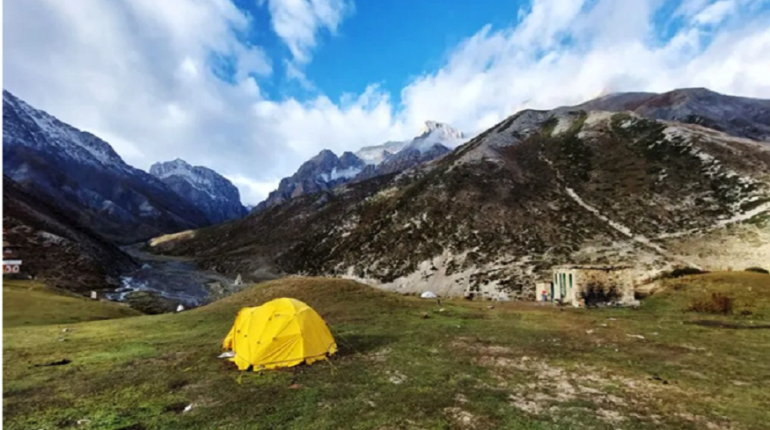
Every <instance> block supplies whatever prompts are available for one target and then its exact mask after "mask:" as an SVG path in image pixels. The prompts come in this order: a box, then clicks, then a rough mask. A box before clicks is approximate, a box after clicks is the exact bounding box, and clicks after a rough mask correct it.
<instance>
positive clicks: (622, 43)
mask: <svg viewBox="0 0 770 430" xmlns="http://www.w3.org/2000/svg"><path fill="white" fill-rule="evenodd" d="M722 1H724V0H722ZM760 3H764V4H766V1H765V0H735V7H734V8H733V9H729V10H728V11H727V12H722V13H721V14H718V13H716V12H718V11H719V9H717V10H716V12H715V11H714V10H713V9H712V8H714V7H715V5H717V4H719V1H717V2H714V1H707V0H686V1H685V2H683V3H682V6H681V7H680V8H679V9H677V14H678V15H677V16H679V17H684V19H682V20H681V21H684V24H683V26H682V27H681V28H675V29H674V30H675V31H674V35H673V37H671V38H669V39H667V40H665V41H661V40H660V39H659V38H658V37H656V33H658V32H659V28H660V23H655V22H654V18H655V16H656V11H657V10H658V9H657V8H658V7H659V6H661V5H662V4H663V1H662V0H633V1H632V0H585V1H582V0H574V1H569V0H550V1H548V0H534V1H533V3H532V4H531V6H530V7H528V8H525V9H523V10H522V11H520V13H519V21H518V22H517V25H516V26H513V27H510V28H504V29H500V30H493V29H492V28H491V27H484V28H482V29H480V30H479V31H478V32H477V33H476V34H474V35H472V36H470V37H468V38H467V39H466V40H464V41H463V42H462V43H460V44H459V45H458V46H456V47H455V48H454V49H453V50H452V51H451V54H450V55H449V57H448V60H447V62H446V64H444V65H443V66H442V67H441V68H439V69H437V70H434V71H431V72H430V73H427V74H424V75H422V76H419V77H417V78H416V79H414V80H413V81H412V82H410V83H409V84H408V85H407V86H406V87H405V88H403V89H402V91H401V100H400V103H399V105H398V106H396V105H394V103H393V102H392V101H391V95H390V94H388V93H386V92H384V91H383V90H382V89H381V88H379V87H378V86H377V85H370V86H369V87H368V88H367V89H366V90H365V91H364V92H363V93H361V94H346V95H345V96H343V97H342V98H341V99H340V100H339V101H334V100H331V99H329V98H328V97H326V96H324V95H323V94H322V93H321V94H320V95H318V96H317V97H315V98H314V99H311V100H307V101H303V102H300V101H298V100H295V99H291V98H289V99H286V100H281V101H276V100H269V99H267V98H266V97H265V96H264V94H263V92H262V91H261V90H260V86H259V82H260V79H262V78H261V77H263V76H266V75H268V74H270V73H271V71H272V67H271V64H273V63H275V62H277V61H285V60H281V59H272V60H271V59H269V58H267V56H266V55H265V53H264V51H263V50H262V49H261V48H260V47H258V46H250V45H245V44H244V43H243V42H242V40H243V38H241V37H239V33H240V32H243V31H245V30H247V29H249V27H250V26H253V25H255V24H254V22H253V21H252V20H251V19H250V17H249V16H248V15H246V14H244V13H243V12H241V11H240V10H239V9H238V8H236V7H235V6H233V4H232V3H230V0H213V1H209V2H199V1H196V0H164V1H162V2H156V1H153V0H122V1H118V0H115V1H110V2H105V1H101V0H79V1H67V2H64V1H59V0H24V1H17V2H8V4H5V5H4V6H5V7H4V11H3V12H4V13H5V17H4V18H5V19H4V22H3V24H4V28H3V33H4V34H3V36H4V38H5V43H4V49H5V52H4V58H3V60H4V64H3V74H4V78H5V81H4V86H5V88H7V89H8V90H10V91H12V92H14V93H16V95H18V96H19V97H21V98H23V99H25V100H26V101H28V102H29V103H31V104H32V105H33V106H36V107H39V108H41V109H44V110H47V111H48V112H49V113H51V114H53V115H55V116H57V117H59V118H60V119H62V120H63V121H65V122H68V123H70V124H72V125H74V126H77V127H79V128H82V129H85V130H88V131H91V132H93V133H94V134H96V135H98V136H100V137H102V138H104V139H105V140H106V141H108V142H110V143H111V144H112V145H113V146H114V147H115V149H116V150H117V151H118V153H120V154H121V155H122V156H123V157H124V158H125V159H126V161H127V162H129V163H131V164H134V165H136V166H137V167H140V168H145V169H146V168H148V167H149V166H150V165H151V164H152V163H153V162H156V161H162V160H169V159H174V158H176V157H180V158H183V159H185V160H187V161H188V162H190V163H192V164H196V165H205V166H209V167H211V168H213V169H215V170H217V171H218V172H220V173H222V174H224V175H226V176H227V177H229V178H230V179H231V180H233V182H234V183H235V184H236V185H237V186H238V187H239V189H240V190H241V193H242V196H243V201H244V202H245V203H248V204H255V203H257V202H258V201H260V200H261V199H262V198H264V197H265V196H266V195H267V193H268V192H269V191H270V190H271V189H272V188H273V187H274V186H275V184H276V183H277V178H281V177H284V176H288V175H291V174H292V173H293V172H294V171H295V170H296V169H297V167H298V166H299V164H300V163H301V162H302V161H304V160H306V159H308V158H310V157H311V156H313V155H315V154H316V153H318V152H319V151H320V150H321V149H323V148H329V149H332V150H334V151H335V152H337V153H340V152H341V151H344V150H356V149H358V148H360V147H362V146H365V145H372V144H378V143H382V142H384V141H387V140H391V139H403V138H407V137H410V136H413V135H414V134H416V132H417V130H419V128H420V126H421V125H422V122H423V121H424V120H426V119H435V120H439V121H445V122H449V123H451V124H453V125H454V126H456V127H458V128H461V129H463V130H464V131H466V132H470V133H473V132H479V131H482V130H483V129H485V128H487V127H489V126H490V125H493V124H494V123H495V122H497V121H499V120H501V119H503V118H504V117H506V116H508V115H510V114H512V113H514V112H515V111H517V110H520V109H522V108H543V109H545V108H553V107H555V106H559V105H566V104H574V103H579V102H582V101H585V100H587V99H589V98H592V97H595V96H598V95H600V94H603V93H606V92H609V91H666V90H670V89H673V88H677V87H693V86H705V87H709V88H711V89H713V90H716V91H720V92H724V93H730V94H737V95H745V96H751V97H764V98H770V81H768V80H767V77H766V76H767V70H770V27H768V25H767V22H768V14H767V13H763V12H761V11H760V10H759V9H758V7H759V6H758V5H760ZM720 7H722V8H724V6H720ZM350 8H352V5H349V4H348V3H347V2H342V1H339V0H337V1H334V0H308V1H305V0H292V1H285V2H278V1H273V0H268V9H269V10H270V11H271V12H272V26H273V28H274V30H275V32H276V33H277V34H278V35H279V36H280V37H281V38H282V40H283V41H284V42H285V43H286V44H287V46H288V47H289V50H290V51H291V59H290V60H288V61H289V63H288V64H290V65H291V66H293V67H295V69H294V71H295V72H297V73H296V76H295V78H296V79H298V80H300V82H302V79H304V80H305V81H306V83H308V84H309V85H312V83H311V82H310V79H312V76H311V77H307V76H305V74H304V71H303V70H302V65H304V64H307V61H310V59H311V57H312V55H311V54H312V53H313V50H314V49H315V48H316V44H317V37H318V34H321V33H322V32H334V31H335V30H336V29H337V28H338V26H339V23H340V22H341V20H342V19H343V18H344V17H345V16H347V15H348V14H349V11H350V10H351V9H350ZM709 9H712V12H710V13H711V15H708V14H706V15H704V13H706V11H708V10H709ZM698 16H700V17H701V18H697V17H698ZM511 18H512V19H513V18H515V17H511ZM706 23H708V25H706ZM400 31H403V30H400ZM407 31H408V29H407ZM217 65H218V66H226V67H228V68H229V69H230V70H231V71H232V72H233V76H232V79H234V80H235V82H231V81H230V80H222V79H220V77H218V76H217V75H216V74H215V73H213V72H212V66H217ZM287 69H289V68H288V67H287ZM309 78H310V79H309ZM319 90H323V89H322V88H321V89H319Z"/></svg>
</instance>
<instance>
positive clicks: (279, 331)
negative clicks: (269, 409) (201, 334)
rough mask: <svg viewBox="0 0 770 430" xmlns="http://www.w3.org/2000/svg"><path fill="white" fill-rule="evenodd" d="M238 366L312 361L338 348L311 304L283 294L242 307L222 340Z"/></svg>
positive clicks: (258, 367) (294, 363)
mask: <svg viewBox="0 0 770 430" xmlns="http://www.w3.org/2000/svg"><path fill="white" fill-rule="evenodd" d="M222 347H223V348H224V349H225V350H232V351H233V352H234V353H235V356H234V357H233V358H231V359H230V361H232V362H234V363H235V364H236V365H237V366H238V369H240V370H245V369H248V368H249V366H253V367H254V370H255V371H256V370H261V369H274V368H276V367H291V366H296V365H297V364H300V363H303V362H305V363H307V364H311V363H313V362H315V361H318V360H323V359H325V358H326V357H327V355H332V354H334V353H335V352H336V351H337V343H335V342H334V338H333V337H332V334H331V332H330V331H329V327H327V326H326V322H324V320H323V318H321V316H320V315H318V313H316V311H314V310H313V308H311V307H310V306H308V305H306V304H305V303H302V302H301V301H299V300H295V299H288V298H281V299H275V300H272V301H270V302H267V303H265V304H263V305H262V306H257V307H254V308H243V309H241V311H240V312H238V316H237V317H236V318H235V324H233V328H231V329H230V333H228V334H227V337H226V338H225V341H224V342H223V343H222Z"/></svg>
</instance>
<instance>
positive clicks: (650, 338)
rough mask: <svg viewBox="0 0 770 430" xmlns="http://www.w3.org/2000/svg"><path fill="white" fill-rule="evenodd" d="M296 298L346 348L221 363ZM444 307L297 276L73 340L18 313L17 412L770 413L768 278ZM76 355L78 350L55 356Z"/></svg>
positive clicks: (26, 425)
mask: <svg viewBox="0 0 770 430" xmlns="http://www.w3.org/2000/svg"><path fill="white" fill-rule="evenodd" d="M713 292H719V293H721V294H724V295H726V296H727V297H730V298H733V299H734V302H733V303H732V307H733V309H732V313H730V314H725V315H712V314H710V313H702V312H691V311H688V310H687V309H689V308H690V307H691V306H692V304H693V303H696V302H700V301H708V300H711V299H712V298H713V296H712V293H713ZM284 296H288V297H294V298H297V299H300V300H302V301H305V302H306V303H308V304H309V305H311V306H312V307H314V308H315V309H316V310H317V311H318V312H319V313H320V314H321V315H322V316H323V317H324V318H325V319H326V321H327V322H328V323H329V324H330V326H331V329H332V332H333V334H334V335H335V337H336V339H337V342H338V344H339V345H340V352H339V353H338V355H336V356H335V357H334V358H333V359H332V360H331V361H330V362H321V363H317V364H314V365H312V366H307V367H298V368H294V369H291V370H281V371H269V372H262V373H254V372H243V373H241V372H238V371H237V370H236V369H235V367H234V366H233V365H232V364H231V363H229V362H227V361H224V360H220V359H217V358H216V356H217V355H218V354H219V352H220V350H219V345H220V343H221V341H222V339H223V338H224V336H225V334H226V333H227V331H228V330H229V328H230V326H231V324H232V322H233V319H234V318H235V314H236V312H237V311H238V309H240V308H241V307H243V306H254V305H258V304H260V303H263V302H264V301H267V300H270V299H272V298H276V297H284ZM442 302H443V303H442V307H441V308H440V307H439V306H438V305H437V303H436V302H435V301H432V300H420V299H417V298H414V297H405V296H398V295H394V294H388V293H383V292H380V291H377V290H374V289H372V288H369V287H366V286H363V285H360V284H357V283H355V282H352V281H343V280H330V279H321V278H288V279H283V280H278V281H272V282H268V283H264V284H259V285H256V286H254V287H252V288H249V289H247V290H245V291H243V292H241V293H239V294H236V295H233V296H231V297H229V298H226V299H224V300H221V301H219V302H216V303H213V304H211V305H209V306H206V307H202V308H198V309H195V310H192V311H188V312H183V313H179V314H165V315H158V316H140V317H134V318H123V319H115V320H108V321H92V322H85V323H80V324H73V325H70V326H68V327H70V328H71V329H72V330H71V331H69V332H67V333H64V334H63V333H62V331H61V326H59V325H41V326H18V325H17V326H16V327H8V326H7V325H6V327H5V328H4V332H3V338H4V339H3V340H4V342H3V358H4V360H3V366H4V367H3V382H4V386H3V389H4V392H3V405H4V408H3V410H4V416H3V424H4V426H5V428H9V429H30V428H34V429H38V428H46V429H59V428H62V429H64V428H77V429H105V430H106V429H124V430H125V429H133V430H139V429H167V428H174V429H187V428H190V429H203V428H217V429H244V428H254V429H305V428H314V429H493V428H521V429H574V428H591V429H593V428H599V429H615V428H623V429H659V428H677V429H701V428H736V429H760V428H766V424H767V422H768V420H770V410H768V409H767V407H766V405H767V404H770V385H768V381H770V362H768V360H767V357H770V329H761V328H758V327H762V325H763V324H770V275H764V274H758V273H715V274H709V275H698V276H690V277H684V278H678V279H671V280H667V281H665V282H664V283H663V284H662V287H661V289H660V290H659V292H658V293H656V294H654V295H652V296H651V297H649V298H647V299H645V300H644V301H643V304H642V306H641V308H640V309H638V310H634V309H594V310H585V309H572V308H569V309H565V310H563V311H562V310H560V309H558V308H556V307H551V306H540V305H537V304H534V303H515V302H507V303H502V302H481V301H475V302H467V301H442ZM442 309H443V311H442ZM744 311H746V312H744ZM702 320H709V321H720V322H722V323H730V324H733V325H734V326H736V327H741V328H721V327H717V326H709V325H702V324H701V323H697V322H699V321H702ZM694 323H696V324H694ZM750 327H753V329H751V328H750ZM62 336H65V339H66V340H65V341H60V340H59V339H60V338H61V337H62ZM62 359H67V360H71V362H70V363H69V364H66V365H57V366H45V364H46V363H52V362H57V361H59V360H62ZM190 404H192V405H193V406H192V409H191V410H190V411H188V412H183V409H184V408H185V407H186V406H187V405H190ZM78 422H79V423H80V424H78Z"/></svg>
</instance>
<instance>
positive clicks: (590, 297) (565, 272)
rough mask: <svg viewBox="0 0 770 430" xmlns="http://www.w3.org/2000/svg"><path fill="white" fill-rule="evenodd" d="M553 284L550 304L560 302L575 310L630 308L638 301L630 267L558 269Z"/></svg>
mask: <svg viewBox="0 0 770 430" xmlns="http://www.w3.org/2000/svg"><path fill="white" fill-rule="evenodd" d="M550 284H551V290H550V291H549V294H548V299H549V300H551V301H553V300H560V301H561V302H562V303H564V304H567V303H569V304H572V305H573V306H593V305H599V304H612V303H616V304H626V303H631V302H633V300H634V281H633V275H632V272H631V267H630V266H612V265H576V264H571V265H562V266H554V267H553V278H552V281H551V283H550ZM541 289H542V288H541ZM538 295H540V290H538ZM536 300H542V297H537V299H536Z"/></svg>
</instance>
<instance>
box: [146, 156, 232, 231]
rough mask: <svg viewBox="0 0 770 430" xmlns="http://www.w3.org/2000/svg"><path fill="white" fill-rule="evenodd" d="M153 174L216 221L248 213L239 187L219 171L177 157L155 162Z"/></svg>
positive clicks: (151, 169)
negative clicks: (188, 162) (190, 163)
mask: <svg viewBox="0 0 770 430" xmlns="http://www.w3.org/2000/svg"><path fill="white" fill-rule="evenodd" d="M150 174H151V175H153V176H155V177H156V178H158V179H160V180H161V181H163V182H165V183H166V184H167V185H168V186H169V187H171V189H172V190H174V191H176V193H177V194H179V195H180V196H182V198H184V199H185V200H186V201H188V202H189V203H191V204H193V205H194V206H195V207H197V208H198V209H200V210H201V211H203V213H204V214H205V215H206V218H207V219H208V220H209V222H210V223H212V224H219V223H222V222H225V221H229V220H231V219H236V218H241V217H242V216H244V215H246V213H247V211H246V208H245V207H243V205H242V204H241V196H240V193H238V188H236V187H235V185H233V184H232V182H230V181H229V180H227V179H226V178H225V177H224V176H222V175H220V174H219V173H217V172H215V171H213V170H211V169H209V168H207V167H203V166H191V165H189V164H187V163H186V162H185V161H184V160H180V159H178V158H177V159H176V160H174V161H167V162H165V163H155V164H153V165H152V166H151V167H150Z"/></svg>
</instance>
